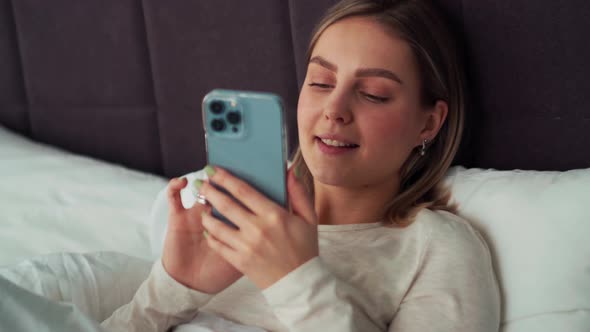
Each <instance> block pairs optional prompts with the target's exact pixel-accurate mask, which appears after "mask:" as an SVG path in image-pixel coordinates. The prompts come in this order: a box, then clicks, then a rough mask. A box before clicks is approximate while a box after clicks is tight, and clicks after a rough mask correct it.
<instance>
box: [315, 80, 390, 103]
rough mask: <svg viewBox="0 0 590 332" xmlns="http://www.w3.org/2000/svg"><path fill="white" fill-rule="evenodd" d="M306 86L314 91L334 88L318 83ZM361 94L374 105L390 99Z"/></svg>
mask: <svg viewBox="0 0 590 332" xmlns="http://www.w3.org/2000/svg"><path fill="white" fill-rule="evenodd" d="M308 86H310V87H312V88H316V89H320V90H329V89H332V88H334V86H333V85H330V84H325V83H318V82H311V83H309V84H308ZM359 93H360V94H361V96H363V97H364V98H365V99H366V100H368V101H370V102H372V103H375V104H384V103H386V102H388V101H389V100H390V98H388V97H382V96H376V95H373V94H370V93H366V92H362V91H360V92H359Z"/></svg>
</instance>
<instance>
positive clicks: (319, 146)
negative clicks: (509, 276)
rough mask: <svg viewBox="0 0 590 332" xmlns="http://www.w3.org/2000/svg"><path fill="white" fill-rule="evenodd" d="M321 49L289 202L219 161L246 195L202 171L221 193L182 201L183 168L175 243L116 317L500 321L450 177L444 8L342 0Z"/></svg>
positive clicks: (452, 142)
mask: <svg viewBox="0 0 590 332" xmlns="http://www.w3.org/2000/svg"><path fill="white" fill-rule="evenodd" d="M308 54H309V57H308V62H309V65H308V70H307V75H306V78H305V82H304V85H303V87H302V88H301V93H300V97H299V104H298V129H299V143H300V148H299V150H298V152H297V154H296V157H295V160H294V165H293V167H291V170H290V171H289V177H288V190H289V198H290V202H291V204H292V211H291V212H290V211H288V210H286V209H283V208H281V207H280V206H277V205H276V204H274V203H273V202H271V201H269V200H268V199H266V198H265V197H263V196H262V195H260V194H259V193H257V192H256V191H255V190H254V189H253V188H252V187H250V186H248V185H247V184H246V183H244V182H242V181H240V180H239V179H237V178H235V177H233V176H232V175H231V174H229V173H228V172H226V171H224V170H222V169H219V168H213V167H210V166H208V167H206V171H207V173H208V175H209V179H210V180H212V181H213V182H215V183H217V184H219V185H221V186H223V187H225V189H227V190H228V191H229V192H230V193H231V194H233V195H234V196H235V197H236V198H238V199H239V200H240V201H241V202H242V203H243V204H244V205H245V206H246V207H247V209H246V208H243V207H242V206H240V205H239V204H236V203H235V202H233V201H232V200H231V199H229V198H228V196H226V195H224V194H223V193H222V192H220V191H218V190H216V189H215V188H214V187H213V186H211V185H210V184H209V183H207V182H205V183H203V182H200V181H198V182H196V183H195V184H194V185H195V186H197V187H199V189H200V191H201V193H202V194H203V195H204V196H206V197H207V200H208V202H209V204H210V206H205V205H200V204H196V205H195V206H194V207H193V208H191V209H188V210H185V209H184V208H183V207H182V205H181V202H180V195H179V191H180V190H181V188H183V187H185V186H186V185H187V181H186V180H185V179H174V180H172V181H171V182H170V185H169V193H168V200H169V206H170V211H171V212H170V216H169V220H168V223H169V226H168V231H167V235H166V240H165V244H164V253H163V255H162V259H161V261H159V262H157V263H156V264H155V265H154V267H153V270H152V272H151V274H150V276H149V278H148V279H147V280H146V281H145V282H144V284H143V285H142V286H141V287H140V289H139V290H138V292H137V293H136V295H135V297H134V299H133V300H132V302H131V303H129V304H128V305H126V306H124V307H122V308H120V309H118V310H117V311H116V312H115V313H114V314H113V316H111V317H110V318H109V319H108V320H107V321H105V322H103V327H105V328H107V329H109V330H117V329H120V330H130V329H131V330H137V331H148V330H154V331H156V330H158V331H164V330H167V329H168V328H170V327H172V326H174V325H177V324H180V323H182V322H185V321H188V320H190V319H192V318H193V317H195V316H196V315H197V313H198V312H199V311H200V310H201V311H204V312H211V313H215V314H218V315H221V316H223V317H225V318H228V319H231V320H234V321H237V322H240V323H242V324H247V325H256V326H260V327H261V328H264V329H267V330H277V331H286V330H289V331H363V332H368V331H405V332H407V331H497V330H498V328H499V321H500V317H499V316H500V308H499V306H500V299H499V291H498V286H497V282H496V279H495V276H494V272H493V268H492V264H491V259H490V253H489V250H488V248H487V246H486V244H485V242H484V240H483V239H482V238H481V236H480V235H479V234H478V233H477V232H476V231H474V230H473V229H472V228H471V226H470V225H469V224H468V223H467V222H466V221H464V220H462V219H461V218H459V217H457V216H456V215H454V214H453V213H452V211H453V209H452V207H451V206H449V193H448V192H446V191H445V190H444V189H443V188H442V187H441V184H440V181H441V179H442V177H443V175H444V174H445V172H446V171H447V169H448V167H449V165H450V163H451V161H452V159H453V157H454V155H455V153H456V151H457V147H458V144H459V140H460V135H461V131H462V123H463V102H464V91H463V77H462V73H461V70H460V64H459V62H458V60H457V55H456V53H455V47H454V44H453V42H452V39H451V37H450V34H449V33H448V31H447V29H446V28H445V25H444V23H443V21H442V20H441V18H440V17H439V15H438V14H437V12H436V11H435V9H433V8H432V6H431V5H430V4H429V3H428V2H427V1H425V0H424V1H422V0H399V1H369V0H344V1H342V2H340V3H339V4H337V5H336V6H334V7H333V8H331V9H330V10H329V11H328V12H327V14H326V16H325V17H324V18H323V19H322V21H321V22H320V24H319V25H318V27H317V29H316V31H315V33H314V35H313V38H312V41H311V44H310V47H309V53H308ZM211 206H213V207H216V208H218V209H219V210H221V211H222V212H223V214H224V215H226V216H228V217H229V219H231V220H232V221H234V222H235V223H237V224H238V226H239V227H240V229H239V230H234V229H232V228H229V227H227V226H226V225H225V224H223V223H221V222H218V221H217V220H215V218H214V217H213V216H212V215H211V213H210V209H211ZM450 211H451V212H450ZM201 233H203V234H204V236H200V235H199V236H197V234H201ZM207 234H208V236H207ZM320 249H321V250H320ZM243 276H245V278H242V277H243ZM127 324H130V325H131V326H132V327H129V325H127Z"/></svg>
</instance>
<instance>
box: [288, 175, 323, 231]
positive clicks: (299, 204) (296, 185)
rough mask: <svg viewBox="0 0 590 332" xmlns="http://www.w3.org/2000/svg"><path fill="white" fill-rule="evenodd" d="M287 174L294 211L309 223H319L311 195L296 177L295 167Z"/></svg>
mask: <svg viewBox="0 0 590 332" xmlns="http://www.w3.org/2000/svg"><path fill="white" fill-rule="evenodd" d="M287 176H288V179H287V190H288V192H289V202H290V203H291V208H292V209H293V212H294V213H295V214H296V215H298V216H300V217H302V218H303V219H304V220H305V221H307V222H308V223H309V224H311V225H317V223H318V221H317V216H316V213H315V209H314V206H313V202H312V201H311V197H310V195H309V194H308V193H307V191H306V190H305V188H304V187H303V184H302V183H301V182H300V181H299V180H297V178H296V177H295V173H294V170H293V169H290V170H289V173H288V175H287Z"/></svg>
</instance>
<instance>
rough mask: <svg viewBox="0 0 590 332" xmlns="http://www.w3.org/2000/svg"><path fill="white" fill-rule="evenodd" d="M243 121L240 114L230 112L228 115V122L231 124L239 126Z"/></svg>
mask: <svg viewBox="0 0 590 332" xmlns="http://www.w3.org/2000/svg"><path fill="white" fill-rule="evenodd" d="M241 120H242V116H241V115H240V113H238V112H235V111H233V112H229V113H227V122H229V123H231V124H234V125H235V124H238V123H240V121H241Z"/></svg>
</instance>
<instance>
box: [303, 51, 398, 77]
mask: <svg viewBox="0 0 590 332" xmlns="http://www.w3.org/2000/svg"><path fill="white" fill-rule="evenodd" d="M309 63H315V64H317V65H320V66H322V67H324V68H326V69H328V70H330V71H333V72H337V71H338V66H336V65H335V64H333V63H331V62H330V61H328V60H326V59H324V58H322V57H321V56H319V55H316V56H314V57H313V58H311V59H310V60H309ZM355 75H356V76H357V77H370V76H377V77H383V78H387V79H390V80H392V81H396V82H398V83H399V84H403V82H402V80H401V79H400V78H399V76H397V75H396V74H395V73H393V72H391V71H389V70H387V69H382V68H360V69H358V70H357V71H356V72H355Z"/></svg>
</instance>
